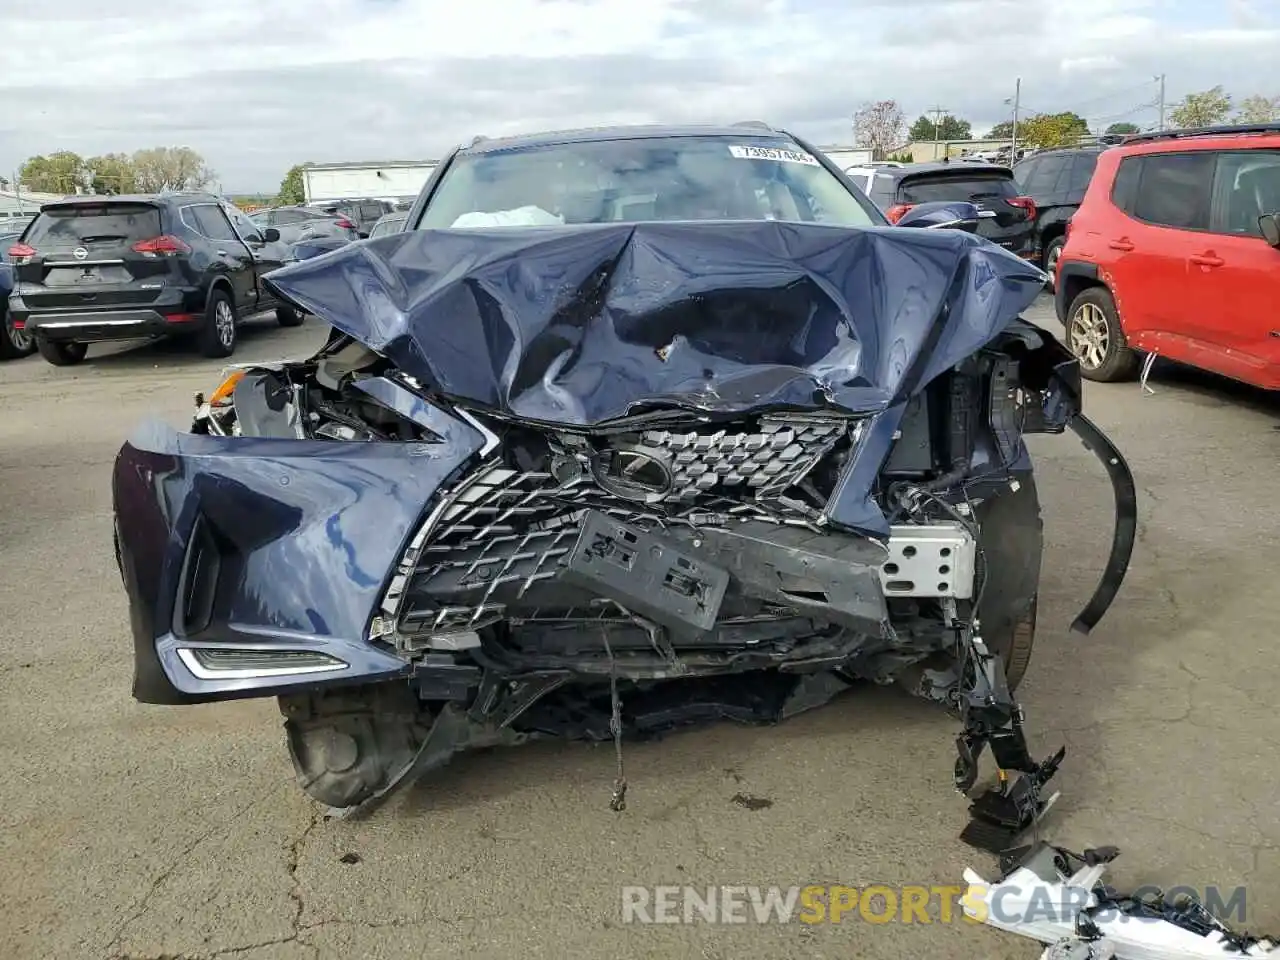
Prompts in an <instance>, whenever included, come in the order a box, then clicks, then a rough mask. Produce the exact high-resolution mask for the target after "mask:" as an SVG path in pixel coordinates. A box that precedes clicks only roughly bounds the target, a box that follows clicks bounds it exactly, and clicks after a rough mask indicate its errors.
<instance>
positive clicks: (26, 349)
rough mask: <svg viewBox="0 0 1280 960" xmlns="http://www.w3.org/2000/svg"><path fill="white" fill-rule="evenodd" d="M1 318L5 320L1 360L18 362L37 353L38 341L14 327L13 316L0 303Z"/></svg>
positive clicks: (0, 344)
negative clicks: (19, 359)
mask: <svg viewBox="0 0 1280 960" xmlns="http://www.w3.org/2000/svg"><path fill="white" fill-rule="evenodd" d="M0 316H2V317H3V318H4V330H3V332H2V333H0V360H16V359H18V358H19V357H29V356H31V354H33V353H35V352H36V341H35V338H34V337H33V336H31V334H29V333H27V331H26V330H19V329H17V328H16V327H15V326H14V325H13V316H12V315H11V314H10V313H9V311H8V310H7V309H5V305H4V301H0Z"/></svg>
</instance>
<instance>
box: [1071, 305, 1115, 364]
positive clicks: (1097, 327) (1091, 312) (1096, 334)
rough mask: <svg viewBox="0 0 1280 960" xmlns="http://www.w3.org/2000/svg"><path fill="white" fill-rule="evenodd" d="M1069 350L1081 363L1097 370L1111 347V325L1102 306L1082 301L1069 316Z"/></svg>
mask: <svg viewBox="0 0 1280 960" xmlns="http://www.w3.org/2000/svg"><path fill="white" fill-rule="evenodd" d="M1070 339H1071V352H1072V353H1074V354H1075V355H1076V358H1077V359H1078V360H1079V361H1080V363H1081V365H1083V366H1085V367H1087V368H1088V369H1090V370H1097V369H1098V367H1100V366H1102V363H1103V361H1104V360H1106V358H1107V350H1108V349H1109V348H1110V347H1111V325H1110V324H1108V323H1107V315H1106V314H1105V313H1103V312H1102V308H1101V307H1099V306H1098V305H1097V304H1093V303H1082V304H1081V305H1080V309H1078V310H1077V311H1076V312H1075V314H1074V315H1073V316H1072V317H1071V331H1070Z"/></svg>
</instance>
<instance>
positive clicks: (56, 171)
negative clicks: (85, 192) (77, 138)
mask: <svg viewBox="0 0 1280 960" xmlns="http://www.w3.org/2000/svg"><path fill="white" fill-rule="evenodd" d="M85 174H86V171H85V163H84V158H82V157H81V156H80V155H79V154H78V153H72V152H71V151H70V150H59V151H58V152H57V153H51V154H49V155H48V156H35V157H31V158H30V159H29V160H27V162H26V163H24V164H23V165H22V166H20V167H19V168H18V182H19V183H20V184H22V185H23V186H25V187H26V188H27V189H28V190H34V191H35V192H36V193H75V192H76V188H77V187H84V186H86V185H87V177H86V175H85Z"/></svg>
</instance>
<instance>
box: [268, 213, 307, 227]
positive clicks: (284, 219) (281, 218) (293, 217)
mask: <svg viewBox="0 0 1280 960" xmlns="http://www.w3.org/2000/svg"><path fill="white" fill-rule="evenodd" d="M273 216H274V217H275V221H274V222H275V223H277V224H283V223H301V222H302V221H303V220H308V219H310V218H309V217H307V215H306V214H304V213H302V212H301V211H299V210H277V211H276V212H275V214H274V215H273Z"/></svg>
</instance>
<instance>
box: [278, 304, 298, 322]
mask: <svg viewBox="0 0 1280 960" xmlns="http://www.w3.org/2000/svg"><path fill="white" fill-rule="evenodd" d="M304 318H305V314H303V313H300V312H299V311H297V310H295V309H294V308H293V307H290V306H288V305H287V304H283V303H282V304H280V306H278V307H276V322H277V323H279V324H280V326H282V327H300V326H302V321H303V319H304Z"/></svg>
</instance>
